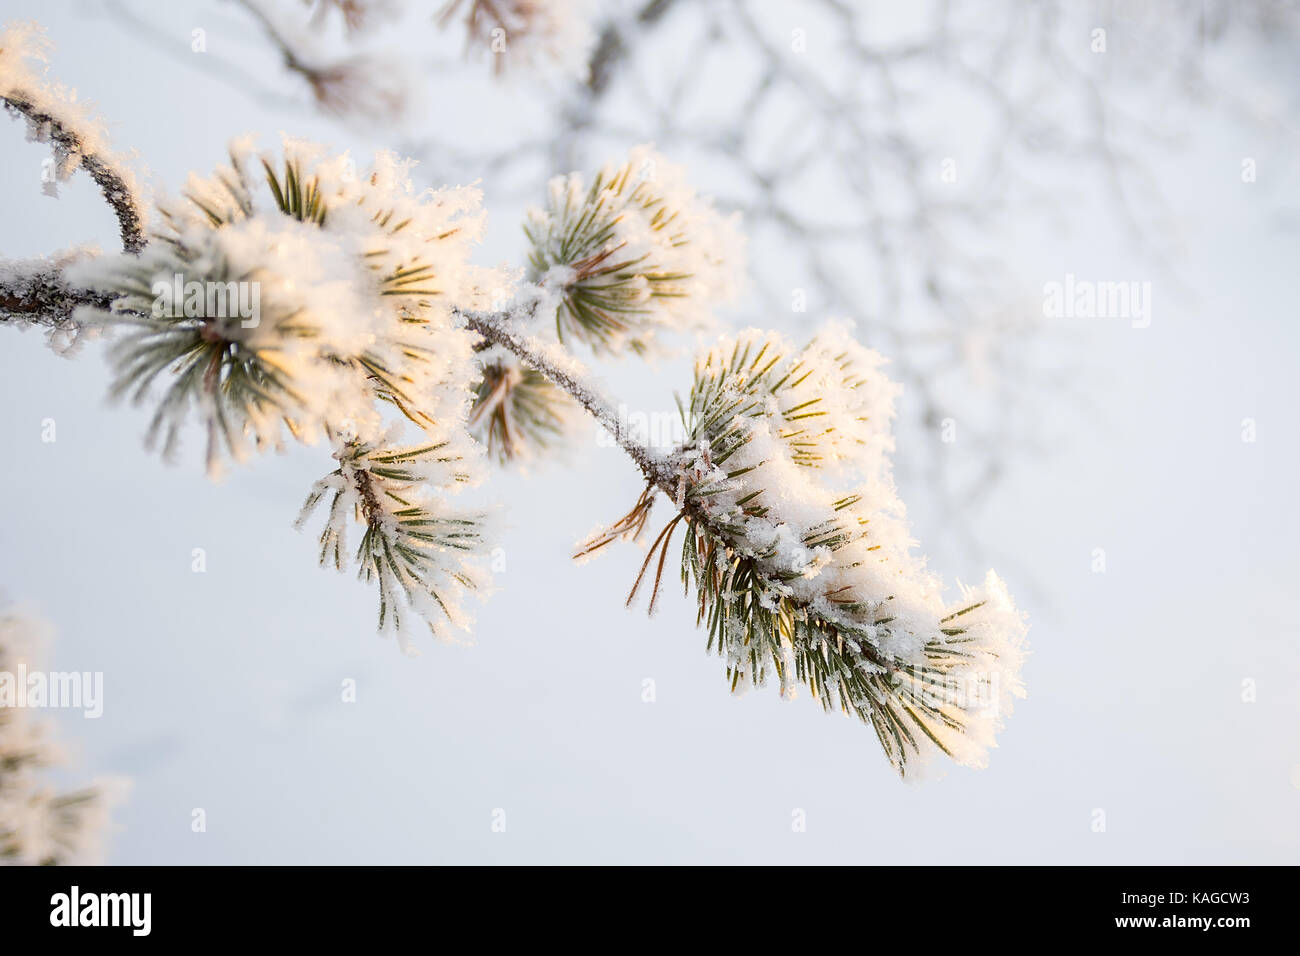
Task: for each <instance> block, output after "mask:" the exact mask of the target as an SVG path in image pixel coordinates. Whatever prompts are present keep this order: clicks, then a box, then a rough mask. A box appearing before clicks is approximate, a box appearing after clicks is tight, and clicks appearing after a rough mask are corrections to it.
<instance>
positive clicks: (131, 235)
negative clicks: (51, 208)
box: [0, 23, 146, 252]
mask: <svg viewBox="0 0 1300 956" xmlns="http://www.w3.org/2000/svg"><path fill="white" fill-rule="evenodd" d="M49 48H50V44H49V40H48V39H47V38H46V36H45V32H44V31H43V30H42V29H41V28H40V27H39V26H37V25H36V24H32V23H15V24H9V25H8V26H7V27H5V29H4V31H3V32H0V101H3V103H4V105H5V108H6V109H7V110H8V111H9V112H11V113H13V114H15V115H17V116H20V117H22V118H23V119H24V120H25V121H26V123H27V135H28V138H29V139H32V140H35V141H37V142H42V143H48V144H49V145H50V147H51V149H52V150H53V154H54V155H53V158H52V165H51V169H50V172H49V175H48V176H47V177H46V180H45V184H46V190H47V191H49V192H50V193H51V194H53V192H54V190H55V188H56V187H57V184H58V183H60V182H63V181H64V180H66V179H67V178H68V177H69V176H71V175H72V174H73V172H75V171H76V170H77V168H78V167H82V168H84V169H85V170H86V172H87V173H88V174H89V176H90V178H91V179H93V180H94V181H95V183H96V185H98V186H99V188H100V191H101V192H102V193H103V195H104V199H105V200H106V201H107V202H108V205H109V207H110V208H111V209H112V210H113V214H114V215H115V216H116V217H117V224H118V229H119V231H120V232H121V236H122V248H123V249H125V250H126V251H127V252H139V251H140V250H141V249H143V248H144V245H145V241H146V240H145V213H144V203H143V201H142V199H141V196H140V190H139V186H138V185H137V183H136V181H135V177H134V175H133V174H132V173H131V171H130V168H129V167H128V166H127V164H126V163H125V162H124V161H123V159H122V158H121V157H119V156H118V155H116V154H115V153H114V152H113V151H112V150H111V149H110V148H109V146H108V136H107V133H106V132H105V130H104V127H103V123H102V122H101V121H100V120H99V119H98V118H96V117H95V116H94V114H92V113H91V112H90V111H89V110H88V109H87V108H86V106H85V104H83V103H82V102H80V101H79V100H78V99H77V95H76V92H75V91H73V90H69V89H67V88H66V87H64V86H62V85H61V84H58V83H53V82H51V81H49V80H48V79H47V78H46V76H45V74H46V71H47V70H48V62H49Z"/></svg>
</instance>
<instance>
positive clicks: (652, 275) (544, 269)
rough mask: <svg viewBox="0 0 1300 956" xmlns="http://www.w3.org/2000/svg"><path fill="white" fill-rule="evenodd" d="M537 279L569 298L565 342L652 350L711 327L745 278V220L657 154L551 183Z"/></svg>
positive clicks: (536, 213) (539, 218)
mask: <svg viewBox="0 0 1300 956" xmlns="http://www.w3.org/2000/svg"><path fill="white" fill-rule="evenodd" d="M525 231H526V232H527V235H528V239H529V242H530V244H531V250H530V254H529V255H530V263H531V274H530V278H531V279H532V280H533V281H535V282H537V283H539V284H540V285H541V286H542V287H543V288H547V289H550V290H553V291H554V292H555V293H556V294H557V295H558V296H559V305H558V308H557V310H556V314H555V329H556V335H557V337H559V338H560V339H561V340H563V339H564V338H565V337H566V336H568V337H569V338H572V339H577V340H580V341H584V342H586V343H587V344H588V345H590V346H591V347H592V348H593V349H595V350H596V351H598V352H604V353H609V354H618V353H621V352H624V351H629V350H630V351H632V352H634V353H637V354H642V353H645V352H647V351H650V350H651V349H652V348H653V346H654V344H655V341H656V338H657V337H658V336H660V335H661V334H662V333H663V332H667V331H675V330H682V329H693V328H700V327H704V326H707V325H709V324H711V322H712V321H713V312H714V309H716V307H717V306H718V305H719V304H722V303H724V302H727V301H730V300H731V299H732V298H733V297H734V295H735V293H736V289H737V287H738V284H739V281H740V277H741V276H742V274H743V270H744V242H743V240H742V239H741V236H740V231H739V228H738V226H737V222H736V220H735V218H727V217H723V216H722V215H720V214H719V213H718V212H716V211H715V210H714V208H713V206H712V203H710V202H709V201H708V200H706V199H703V198H701V197H699V196H697V195H696V193H695V190H694V189H693V188H692V187H691V186H690V185H689V184H688V183H687V181H686V177H685V173H684V171H683V170H682V169H681V168H680V167H678V166H676V165H674V164H672V163H669V162H668V161H667V160H665V159H664V158H663V157H662V156H660V155H659V154H658V153H656V152H654V150H653V149H651V148H650V147H649V146H639V147H637V148H636V149H634V150H632V151H631V153H630V154H629V155H628V157H627V159H625V160H624V161H622V162H619V163H610V164H607V165H606V166H605V167H604V168H602V169H601V170H600V171H599V172H598V173H597V174H596V175H595V177H594V178H593V179H592V180H591V182H590V183H588V182H587V180H586V177H584V176H583V175H582V174H580V173H571V174H570V175H568V176H558V177H556V178H555V179H553V180H551V183H550V186H549V190H548V196H547V203H546V206H545V207H544V208H540V209H533V210H531V211H530V212H529V218H528V223H527V225H526V227H525Z"/></svg>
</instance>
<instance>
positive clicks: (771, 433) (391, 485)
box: [0, 138, 1025, 772]
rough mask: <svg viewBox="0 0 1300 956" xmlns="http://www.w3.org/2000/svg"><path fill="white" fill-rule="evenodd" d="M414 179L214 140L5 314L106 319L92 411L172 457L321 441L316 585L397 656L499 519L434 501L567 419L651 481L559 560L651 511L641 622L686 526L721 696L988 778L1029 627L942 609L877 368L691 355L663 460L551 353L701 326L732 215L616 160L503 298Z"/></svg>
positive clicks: (601, 349) (537, 234) (542, 214)
mask: <svg viewBox="0 0 1300 956" xmlns="http://www.w3.org/2000/svg"><path fill="white" fill-rule="evenodd" d="M410 174H411V163H410V162H409V161H407V160H403V159H401V158H399V157H397V156H395V155H393V154H391V153H386V152H384V153H379V154H377V155H376V156H375V157H374V158H373V160H372V161H371V163H370V165H369V168H368V169H365V170H364V171H363V170H360V169H358V167H357V164H356V163H355V162H354V161H353V160H352V158H351V157H349V156H347V155H333V154H331V153H330V152H329V151H328V150H326V149H325V148H324V147H321V146H319V145H317V144H313V143H308V142H303V141H299V140H294V139H291V138H285V139H284V141H283V142H282V143H281V146H280V149H279V150H276V151H258V150H257V148H256V147H255V146H254V144H253V143H252V142H251V141H249V140H237V141H235V142H234V143H233V144H232V145H231V148H230V154H229V160H228V162H227V163H225V164H222V165H221V166H219V167H218V168H217V169H216V170H215V171H214V172H213V174H212V175H211V176H209V177H206V178H203V177H198V176H194V175H192V176H191V177H190V179H189V181H188V183H187V184H186V187H185V190H184V192H183V194H182V196H181V197H180V198H178V199H175V200H169V201H166V202H163V203H161V204H160V205H159V206H158V214H159V219H160V222H161V224H162V225H161V228H160V229H159V230H158V231H157V233H156V236H155V238H154V239H153V241H151V242H150V243H149V244H148V245H147V246H145V247H144V248H143V249H141V250H140V251H139V252H138V254H130V253H125V254H122V255H116V256H108V257H104V258H102V259H97V260H92V261H89V262H82V263H78V264H75V265H72V266H71V267H68V268H66V269H64V270H51V269H45V270H41V269H30V268H29V269H26V270H23V269H17V270H13V269H11V270H9V271H8V274H7V276H6V275H5V274H0V302H5V303H7V302H8V301H9V300H12V301H13V303H16V311H17V314H18V315H20V316H23V315H25V316H27V317H28V320H29V321H31V320H33V318H32V317H38V318H39V320H40V321H44V322H51V321H53V322H57V321H59V318H58V315H59V311H60V310H61V309H62V308H64V307H65V306H66V305H67V303H68V301H69V299H76V300H78V301H79V304H78V306H77V307H76V309H75V310H74V312H73V315H72V319H73V320H74V321H75V322H76V323H78V324H80V325H83V326H86V327H89V328H92V329H97V328H110V327H111V328H114V329H115V330H116V332H117V335H116V337H115V341H114V342H113V345H112V347H111V351H110V360H111V363H112V366H113V372H114V379H113V385H112V392H113V394H114V395H115V396H121V397H129V398H131V399H132V400H133V401H136V402H149V403H152V404H153V406H154V414H153V418H152V420H151V423H150V427H149V431H148V437H149V441H150V443H155V442H156V443H158V444H161V445H162V448H163V451H164V454H166V455H169V456H170V455H172V454H174V453H175V452H177V451H178V450H179V445H180V442H181V438H182V435H183V433H185V431H186V430H187V425H188V424H190V423H193V422H195V421H197V423H198V424H199V426H200V427H201V428H202V430H203V432H204V433H205V434H206V438H207V462H208V467H209V470H210V471H212V472H214V473H215V472H217V471H219V470H220V469H221V467H223V465H224V463H225V462H226V461H227V459H234V460H236V461H242V460H245V459H246V458H247V457H248V456H249V455H250V453H251V452H253V451H264V450H268V449H276V448H280V447H282V446H283V445H284V444H285V443H286V442H287V441H288V440H292V441H297V442H303V443H307V444H323V445H325V446H327V447H328V448H329V451H330V454H331V456H332V458H333V461H334V463H335V464H334V467H332V468H331V469H330V470H329V472H328V474H326V475H325V476H324V477H323V478H321V479H320V480H319V481H318V482H316V483H315V485H314V486H313V487H312V489H311V491H310V493H309V495H308V497H307V501H306V504H305V506H304V508H303V510H302V514H301V515H300V517H299V524H300V525H301V524H302V523H304V522H305V521H306V520H307V519H308V518H309V517H310V516H311V515H312V514H313V513H314V512H315V511H316V510H317V509H318V508H319V507H320V506H322V505H325V510H326V517H325V522H324V527H323V529H322V531H321V534H320V547H319V560H320V563H321V564H322V565H326V566H331V567H335V568H338V569H340V570H343V569H345V568H347V567H349V566H355V567H356V568H357V573H358V575H359V576H360V577H361V578H362V579H363V580H365V581H367V582H369V583H371V584H373V585H375V586H376V587H377V590H378V594H379V625H380V629H381V630H392V631H394V632H395V633H396V634H397V637H398V641H399V643H400V646H401V647H402V648H403V649H404V650H407V651H410V652H415V651H416V650H417V648H418V645H417V644H416V642H415V641H414V639H413V638H414V634H415V633H416V632H418V631H419V630H420V629H421V628H424V629H427V630H428V631H430V632H432V634H433V635H434V636H435V637H438V638H440V639H449V638H450V637H451V636H452V635H453V633H454V632H456V631H457V630H464V629H467V628H468V626H469V623H470V622H469V616H468V614H467V613H466V610H465V605H466V598H467V597H469V596H478V597H483V596H485V595H486V594H487V593H488V590H489V585H490V580H489V575H488V565H489V564H490V560H489V559H490V554H491V552H490V543H491V538H492V535H491V525H492V522H491V520H490V517H491V516H490V514H489V513H488V511H487V509H483V508H476V507H472V506H461V505H458V504H457V503H456V495H457V493H458V492H459V491H460V490H462V489H464V488H467V487H471V486H473V485H476V484H478V483H479V482H481V481H483V480H485V479H486V478H488V477H489V475H490V469H489V467H488V464H487V462H488V458H489V454H488V452H491V454H492V455H494V456H495V457H496V458H497V459H498V460H511V459H513V458H516V457H519V456H520V455H521V454H523V452H524V451H525V450H530V451H533V452H536V451H539V450H546V449H547V448H549V447H552V446H554V445H556V444H559V443H561V442H562V441H563V439H564V437H565V436H566V435H567V434H568V432H567V429H566V419H567V418H568V417H569V416H570V415H571V414H586V415H588V416H590V417H591V418H592V419H594V420H595V421H596V422H597V423H599V424H600V425H601V426H603V427H604V428H605V429H606V430H607V431H608V432H609V433H610V434H611V435H612V436H613V437H614V439H615V441H616V442H617V444H618V445H619V446H620V447H621V448H622V449H623V451H625V452H626V453H627V454H628V455H629V456H630V457H631V459H632V460H633V462H634V463H635V464H636V466H637V467H638V469H639V470H640V472H641V477H642V478H643V480H644V484H643V490H642V491H641V492H640V494H639V496H638V498H637V499H636V502H635V503H634V505H633V506H632V508H631V509H630V510H629V511H628V513H627V514H626V515H625V516H623V517H622V518H620V519H619V520H618V521H617V522H615V523H614V524H613V525H612V526H611V527H610V528H608V529H605V530H604V531H602V532H600V533H598V534H597V535H595V536H593V537H592V538H591V539H589V540H588V541H587V542H586V543H584V544H583V545H582V546H580V548H579V555H580V556H582V557H587V556H590V555H591V554H593V553H594V552H597V551H600V550H602V549H604V548H605V547H606V546H607V545H609V544H610V543H612V542H613V541H615V540H618V539H620V538H626V537H636V536H637V535H639V534H641V533H642V532H643V530H644V529H645V527H646V526H647V525H648V522H649V516H650V511H651V507H652V505H653V504H654V502H655V501H656V499H657V498H658V496H659V495H660V494H662V495H664V496H665V497H666V498H667V499H668V500H669V502H670V503H671V506H672V508H673V509H674V514H673V515H672V516H671V517H670V518H669V519H668V521H667V523H666V524H665V525H664V526H663V527H662V529H661V530H660V531H659V532H658V533H657V536H656V537H655V538H654V540H653V542H652V544H651V546H650V548H649V552H648V554H647V556H646V558H645V560H644V562H643V564H642V566H641V571H640V573H639V574H638V575H637V578H636V581H635V584H634V585H633V588H632V594H631V595H630V596H629V603H630V602H631V600H632V598H633V597H635V595H636V594H637V593H638V592H639V591H640V590H641V588H642V587H643V585H645V584H646V582H647V581H649V582H652V583H650V584H649V588H648V589H649V591H650V605H651V608H652V609H653V607H654V606H655V604H656V603H657V600H658V596H659V594H660V590H661V584H662V578H663V573H664V569H665V566H666V564H667V558H668V553H669V549H670V548H671V547H672V542H673V540H674V538H675V536H676V532H677V531H678V530H681V531H682V532H683V540H682V548H681V552H680V571H681V579H682V582H683V585H684V587H685V588H686V590H687V592H688V593H690V592H691V591H693V592H694V599H695V603H696V609H697V622H698V623H699V624H701V625H703V626H704V627H705V630H706V633H707V647H708V648H709V649H710V650H712V651H716V652H717V653H718V654H719V655H720V656H721V657H722V658H723V659H724V662H725V668H726V674H727V680H728V683H729V685H730V687H731V689H732V690H733V691H735V690H741V689H743V688H745V687H747V686H750V685H759V684H763V683H765V682H766V681H768V680H770V679H775V680H776V682H777V683H779V685H780V688H781V690H782V692H783V694H784V695H786V696H791V695H793V693H794V690H795V688H796V687H797V686H798V685H800V684H802V685H804V686H806V687H808V688H809V690H810V691H811V692H812V694H813V696H814V697H816V698H817V699H818V700H820V701H821V702H822V704H823V706H824V707H826V708H827V709H830V708H832V707H835V708H838V709H840V710H841V711H843V712H845V713H847V714H850V715H853V716H856V717H858V718H859V719H861V720H862V721H863V722H865V723H867V724H869V725H870V726H871V727H872V728H873V730H874V731H875V734H876V736H877V738H878V740H879V742H880V745H881V747H882V749H883V750H884V752H885V755H886V756H887V758H888V759H889V761H890V762H891V763H892V764H893V765H894V766H895V767H896V768H897V769H898V770H899V771H900V772H904V771H905V770H906V771H910V770H911V769H913V768H915V767H916V766H917V765H918V764H919V763H924V761H925V760H926V759H927V758H928V757H930V756H931V755H932V754H934V753H936V752H940V753H944V754H947V755H948V756H950V757H951V758H952V759H954V760H955V761H957V762H959V763H963V764H968V765H979V764H981V763H982V762H983V761H984V760H985V759H986V753H987V750H988V748H989V747H991V746H993V744H994V735H995V733H996V731H997V729H998V728H999V727H1000V726H1001V722H1002V720H1003V719H1004V718H1005V716H1006V715H1007V714H1008V713H1009V712H1010V707H1011V702H1012V700H1013V699H1014V698H1015V697H1017V696H1020V695H1021V694H1022V693H1023V689H1022V687H1021V684H1020V677H1019V670H1020V663H1021V660H1022V657H1023V654H1024V636H1025V623H1024V618H1023V615H1022V614H1021V613H1020V612H1019V611H1017V610H1016V608H1015V605H1014V603H1013V602H1012V600H1011V598H1010V596H1009V594H1008V592H1007V589H1006V588H1005V586H1004V585H1003V584H1002V582H1001V581H1000V579H998V577H997V576H996V575H995V574H993V573H992V572H990V573H989V574H988V575H987V576H986V578H985V581H984V583H983V585H982V586H981V587H979V588H974V589H969V588H962V589H960V595H959V597H958V598H957V599H956V600H955V601H954V600H950V599H949V598H947V597H945V596H944V587H943V583H942V582H941V581H940V580H939V579H938V578H937V577H936V576H935V575H933V574H932V573H931V572H929V571H928V570H927V569H926V568H925V563H924V561H923V559H921V558H919V557H917V556H915V555H914V554H913V553H912V542H911V537H910V533H909V531H908V528H907V524H906V521H905V519H904V508H903V505H902V503H901V502H900V501H899V499H898V497H897V494H896V492H895V490H894V483H893V477H892V473H891V464H890V455H891V453H892V451H893V449H894V439H893V435H892V419H893V403H894V399H895V395H896V393H897V391H898V389H897V386H895V385H894V384H892V383H891V382H890V380H889V379H888V377H887V376H886V375H885V373H884V359H883V358H882V357H881V356H880V355H878V354H877V353H875V352H873V351H870V350H868V349H866V348H864V347H862V346H861V345H860V344H858V342H857V341H856V340H855V339H854V337H853V335H852V334H851V333H850V331H849V329H848V327H847V326H843V325H839V326H828V327H827V328H825V329H823V330H822V331H821V332H819V333H818V334H817V335H816V336H815V337H814V338H813V339H812V340H811V341H810V342H809V343H807V344H805V345H802V346H796V345H795V344H793V343H791V342H789V341H787V340H786V339H785V338H784V337H783V336H781V335H779V334H777V333H774V332H766V331H761V330H749V331H746V332H742V333H740V334H739V335H736V336H730V337H726V336H724V337H723V338H721V339H719V340H718V342H717V344H715V345H714V346H713V347H712V348H710V349H707V350H706V351H705V352H704V353H703V354H702V355H701V356H700V357H699V359H698V361H697V364H696V368H695V375H694V379H693V381H692V382H691V384H690V390H689V393H688V398H687V400H686V401H685V402H684V403H682V405H681V407H682V418H683V424H684V427H685V432H686V436H687V437H686V439H685V441H683V442H682V443H681V445H679V446H678V447H677V448H675V449H674V450H673V451H672V452H671V453H669V454H666V455H665V454H662V453H660V452H657V451H655V450H652V449H650V448H648V447H646V446H645V445H643V444H642V443H641V442H640V441H639V440H638V438H637V437H636V436H635V435H634V434H632V433H631V432H630V431H629V429H628V428H627V426H626V423H625V422H624V420H623V418H622V417H621V416H619V415H618V414H616V412H615V408H616V406H615V405H614V403H613V402H611V401H610V399H608V398H607V397H605V395H604V394H603V393H602V391H601V389H599V388H597V387H596V386H595V385H594V384H592V380H591V376H589V374H588V373H587V372H586V370H585V369H584V367H583V365H582V363H581V362H580V361H579V359H578V358H577V357H576V356H575V355H574V352H573V350H572V349H573V348H574V347H577V346H582V347H585V348H588V349H590V350H591V351H593V352H596V353H599V354H601V355H603V356H607V357H615V358H617V357H625V356H629V355H632V356H638V355H642V354H644V353H646V352H648V351H650V350H651V349H652V348H655V347H657V344H658V343H659V342H660V340H661V339H662V338H664V337H666V336H670V335H672V334H673V333H677V332H681V331H682V330H685V329H695V328H698V327H699V326H701V325H703V324H706V323H711V322H712V321H714V316H715V314H716V310H717V308H718V307H719V305H720V304H722V303H725V302H726V301H728V299H729V298H730V297H731V295H732V293H733V291H734V288H735V284H736V278H737V276H738V274H739V272H740V269H741V262H742V255H743V242H742V241H741V239H740V234H739V228H738V225H737V223H736V222H735V221H733V220H728V219H725V218H723V217H722V216H720V215H719V214H718V213H717V212H715V211H714V209H713V207H712V205H711V204H710V203H709V202H708V201H707V200H704V199H701V198H699V197H697V196H696V195H695V193H694V191H693V190H692V189H691V188H690V187H689V185H688V184H687V183H686V180H685V176H684V174H683V173H682V171H681V170H679V169H677V168H675V167H673V166H672V165H671V164H669V163H667V162H666V161H665V160H663V159H662V157H659V156H658V155H657V154H655V153H653V152H652V151H651V150H650V149H649V148H644V147H643V148H637V149H635V150H633V151H632V153H631V154H630V156H628V157H627V158H625V159H624V160H623V161H620V162H616V163H611V164H609V165H607V166H606V167H605V168H604V169H603V170H601V172H599V173H598V174H597V175H596V176H594V177H593V178H592V179H591V180H587V179H586V178H584V177H581V176H579V175H578V174H572V175H569V176H565V177H560V178H559V179H557V180H555V181H553V183H552V185H551V188H550V190H549V193H548V195H547V197H546V201H545V203H544V204H543V205H542V206H541V207H540V208H538V209H536V210H533V211H532V212H531V213H530V214H529V219H528V228H527V236H528V241H529V269H528V270H527V271H526V272H522V275H521V271H522V270H521V271H515V270H509V269H487V268H482V267H479V266H476V265H474V264H473V263H472V262H471V254H472V251H473V247H474V245H475V244H476V243H477V242H478V241H479V239H480V238H481V236H482V234H483V230H484V225H485V223H484V215H483V211H482V209H481V204H480V201H481V197H480V195H479V193H478V191H477V190H475V189H470V188H454V187H444V188H442V189H436V190H434V189H427V190H423V191H420V190H417V189H416V188H415V186H414V184H413V183H412V181H411V175H410ZM10 311H11V312H12V311H14V310H13V309H11V310H10ZM530 445H531V446H536V447H533V448H531V449H529V448H528V446H530ZM353 531H355V532H356V534H357V539H356V540H357V543H356V544H355V545H353V544H350V543H349V535H350V534H351V533H352V532H353ZM652 565H653V572H652V570H651V567H652Z"/></svg>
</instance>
